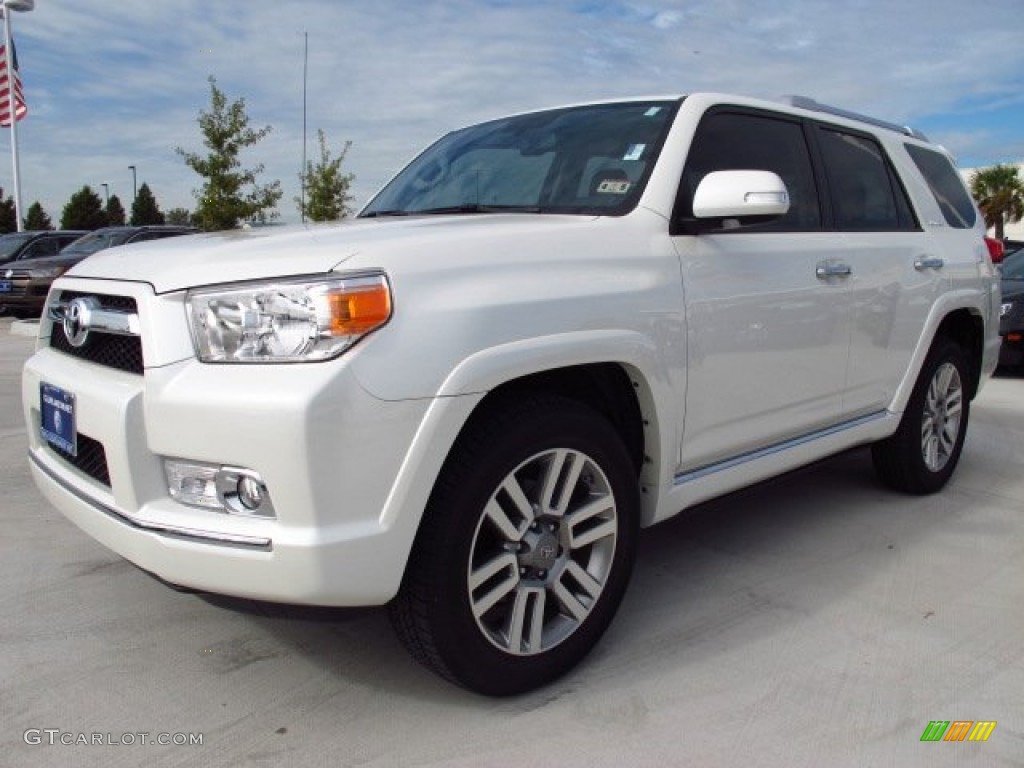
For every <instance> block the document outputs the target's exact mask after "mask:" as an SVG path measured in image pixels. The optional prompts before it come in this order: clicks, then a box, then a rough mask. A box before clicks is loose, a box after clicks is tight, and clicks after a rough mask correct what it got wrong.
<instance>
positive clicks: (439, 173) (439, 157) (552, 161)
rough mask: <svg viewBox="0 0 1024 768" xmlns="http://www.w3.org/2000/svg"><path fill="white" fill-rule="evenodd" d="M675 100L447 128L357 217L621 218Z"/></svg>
mask: <svg viewBox="0 0 1024 768" xmlns="http://www.w3.org/2000/svg"><path fill="white" fill-rule="evenodd" d="M677 106H678V102H675V101H651V102H629V103H623V104H597V105H589V106H584V107H572V108H568V109H559V110H552V111H549V112H536V113H532V114H528V115H519V116H516V117H508V118H503V119H501V120H494V121H492V122H488V123H483V124H481V125H476V126H473V127H470V128H465V129H463V130H460V131H456V132H454V133H450V134H448V135H447V136H445V137H444V138H442V139H441V140H440V141H438V142H437V143H436V144H434V145H433V146H431V147H430V148H428V149H427V150H426V151H425V152H423V154H421V155H420V156H419V157H417V158H416V159H415V160H413V161H412V162H411V163H410V164H409V165H408V166H407V167H406V168H405V169H404V170H403V171H402V172H401V173H399V174H398V176H396V177H395V178H394V179H393V180H392V181H391V182H390V183H389V184H388V185H387V186H386V187H385V188H384V189H383V190H382V191H381V192H380V194H378V195H377V196H376V197H375V198H374V199H373V200H372V201H371V202H370V204H369V205H367V206H366V208H365V209H364V210H363V212H362V213H361V214H360V215H361V216H363V217H373V216H401V215H411V214H420V215H427V214H435V213H476V212H491V211H517V210H518V211H529V212H537V213H579V214H588V215H594V214H597V215H602V214H609V215H622V214H624V213H627V212H628V211H629V210H631V209H632V208H633V207H634V206H635V205H636V203H637V201H638V200H639V199H640V194H641V193H642V192H643V188H644V185H645V184H646V183H647V178H648V176H649V175H650V172H651V169H652V168H653V167H654V163H655V161H656V160H657V157H658V153H659V152H660V150H661V146H662V143H663V142H664V137H665V133H666V132H667V129H668V126H669V124H670V122H671V120H672V117H673V116H674V115H675V112H676V108H677Z"/></svg>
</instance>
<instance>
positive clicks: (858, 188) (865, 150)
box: [818, 127, 917, 232]
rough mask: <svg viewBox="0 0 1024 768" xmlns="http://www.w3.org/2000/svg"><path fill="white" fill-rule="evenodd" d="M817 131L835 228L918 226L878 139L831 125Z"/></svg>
mask: <svg viewBox="0 0 1024 768" xmlns="http://www.w3.org/2000/svg"><path fill="white" fill-rule="evenodd" d="M818 135H819V142H820V146H821V155H822V159H823V160H824V163H825V173H826V175H827V177H828V184H829V190H830V192H831V199H832V210H833V214H834V215H835V223H836V227H837V228H838V229H840V230H850V231H856V232H884V231H891V230H912V229H916V228H917V222H916V221H915V220H914V216H913V214H912V213H911V209H910V203H909V201H908V200H907V195H906V192H905V191H904V190H903V187H902V186H901V185H900V183H899V182H898V181H897V179H896V174H895V172H894V171H893V170H892V168H891V166H890V165H889V161H888V158H887V157H886V156H885V153H884V152H883V151H882V147H881V146H880V145H879V144H878V143H877V142H875V141H874V140H873V139H869V138H867V137H864V136H858V135H854V134H850V133H846V132H844V131H838V130H835V129H833V128H824V127H823V128H822V129H821V131H820V132H819V134H818Z"/></svg>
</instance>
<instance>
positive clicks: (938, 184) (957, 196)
mask: <svg viewBox="0 0 1024 768" xmlns="http://www.w3.org/2000/svg"><path fill="white" fill-rule="evenodd" d="M906 147H907V153H908V154H909V155H910V158H911V159H912V160H913V161H914V164H915V165H917V169H918V170H919V171H921V175H922V176H924V179H925V181H927V182H928V187H929V189H931V191H932V195H934V196H935V202H937V203H938V204H939V209H940V210H941V211H942V216H943V218H945V219H946V223H947V224H949V226H951V227H956V228H957V229H970V228H971V227H973V226H974V222H975V221H977V213H976V212H975V210H974V204H973V203H972V202H971V198H970V196H969V195H968V194H967V190H966V189H965V188H964V184H963V182H962V181H961V180H960V175H959V174H958V173H957V172H956V169H955V168H954V167H953V163H951V162H950V160H949V158H948V157H946V156H945V155H944V154H942V153H941V152H935V151H934V150H931V149H925V148H924V147H919V146H916V145H914V144H907V145H906Z"/></svg>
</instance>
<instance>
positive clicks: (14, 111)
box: [3, 3, 25, 232]
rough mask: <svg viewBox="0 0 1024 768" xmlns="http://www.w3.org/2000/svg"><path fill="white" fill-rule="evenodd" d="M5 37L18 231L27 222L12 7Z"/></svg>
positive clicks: (7, 15) (6, 12)
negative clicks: (19, 132) (22, 198)
mask: <svg viewBox="0 0 1024 768" xmlns="http://www.w3.org/2000/svg"><path fill="white" fill-rule="evenodd" d="M3 17H4V39H5V42H6V44H7V45H6V48H5V51H4V54H5V56H6V57H7V93H8V99H9V103H10V106H11V164H12V165H13V167H14V216H15V218H16V219H17V220H18V231H19V232H23V231H24V230H25V222H24V221H22V218H21V164H20V163H19V162H18V98H17V94H16V88H15V82H14V59H13V45H12V44H11V9H10V8H7V7H6V3H5V7H4V8H3Z"/></svg>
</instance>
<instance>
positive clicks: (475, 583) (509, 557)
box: [469, 552, 519, 617]
mask: <svg viewBox="0 0 1024 768" xmlns="http://www.w3.org/2000/svg"><path fill="white" fill-rule="evenodd" d="M502 571H504V574H503V575H502V578H501V580H500V581H496V582H495V579H496V578H497V577H498V576H499V574H502ZM518 584H519V563H518V561H517V560H516V556H515V555H513V554H512V553H510V552H503V553H501V554H500V555H498V556H497V557H494V558H492V559H491V560H488V561H487V562H486V563H484V564H483V565H482V566H480V567H479V568H476V569H475V570H473V572H472V573H471V574H470V576H469V589H470V600H472V602H473V613H474V614H476V616H477V617H480V616H483V615H484V614H485V613H487V611H489V610H490V609H491V608H493V607H494V605H495V603H497V602H498V601H499V600H501V599H502V598H503V597H505V595H507V594H508V593H509V592H511V591H512V590H514V589H515V588H516V586H518ZM484 585H487V586H488V589H487V590H486V591H485V592H484V594H483V595H481V596H479V597H477V595H476V592H477V590H479V589H480V587H482V586H484Z"/></svg>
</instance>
